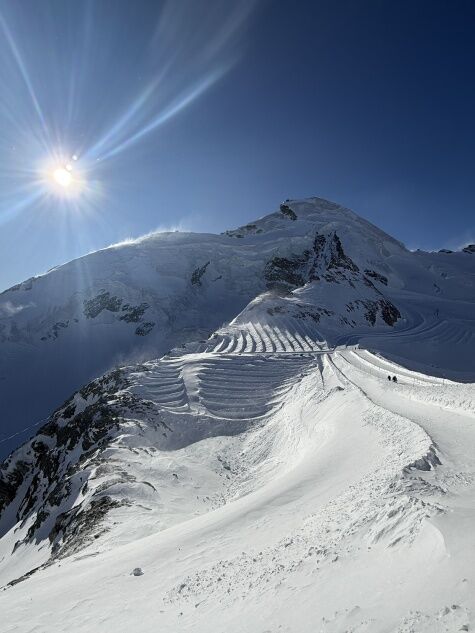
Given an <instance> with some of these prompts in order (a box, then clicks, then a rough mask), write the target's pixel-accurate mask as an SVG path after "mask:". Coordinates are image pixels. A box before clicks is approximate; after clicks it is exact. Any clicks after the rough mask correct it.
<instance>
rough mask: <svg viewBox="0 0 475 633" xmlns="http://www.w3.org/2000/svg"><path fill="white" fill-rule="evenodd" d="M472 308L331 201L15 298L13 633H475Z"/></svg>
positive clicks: (2, 323) (307, 203) (447, 265)
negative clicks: (473, 628)
mask: <svg viewBox="0 0 475 633" xmlns="http://www.w3.org/2000/svg"><path fill="white" fill-rule="evenodd" d="M474 308H475V257H474V256H473V254H472V253H471V252H470V250H469V249H468V250H467V249H466V252H461V253H447V252H445V253H423V252H420V251H417V252H410V251H408V250H407V249H406V248H405V247H404V246H403V245H402V244H400V243H399V242H397V241H396V240H394V239H393V238H391V237H390V236H388V235H386V234H385V233H383V232H382V231H380V230H379V229H377V228H376V227H375V226H373V225H371V224H369V223H368V222H366V221H365V220H363V219H362V218H360V217H358V216H357V215H355V214H354V213H353V212H351V211H349V210H348V209H345V208H342V207H340V206H338V205H336V204H333V203H330V202H328V201H325V200H321V199H319V198H312V199H309V200H300V201H286V202H285V203H283V204H282V205H281V206H280V209H279V211H277V212H276V213H273V214H271V215H269V216H266V217H264V218H262V219H261V220H257V221H256V222H254V223H252V224H248V225H246V226H244V227H241V228H239V229H236V230H232V231H227V232H226V233H224V234H222V235H195V234H181V233H167V234H157V235H154V236H151V237H147V238H144V239H143V240H138V241H137V242H133V243H130V244H126V245H121V246H117V247H112V248H110V249H106V250H103V251H100V252H97V253H93V254H91V255H88V256H86V257H84V258H82V259H80V260H76V261H74V262H71V263H69V264H67V265H65V266H62V267H60V268H57V269H54V270H53V271H50V272H49V273H47V274H46V275H43V276H41V277H37V278H34V279H33V280H30V281H28V282H24V283H23V284H20V285H19V286H18V287H16V288H13V289H10V290H9V291H7V292H5V293H3V295H1V297H0V314H3V317H2V318H1V320H0V348H2V354H1V362H2V363H3V367H2V371H1V372H0V373H1V375H2V377H3V380H2V381H0V387H1V389H2V392H1V400H0V402H1V403H2V410H1V415H2V423H3V420H5V421H6V422H5V425H4V428H6V429H8V430H7V433H10V434H13V433H15V432H18V431H19V430H21V428H23V426H28V424H29V423H30V424H33V423H35V422H37V421H38V420H39V419H40V418H41V417H42V416H44V415H45V412H46V411H47V409H48V407H51V408H53V407H54V406H56V405H58V404H59V403H60V401H61V400H64V399H65V398H67V399H66V401H65V402H64V403H63V404H61V405H60V406H59V408H57V410H56V411H55V412H54V413H53V414H52V415H50V417H49V418H48V419H47V420H46V421H45V422H46V423H45V424H44V425H43V426H41V428H39V429H38V430H37V432H36V434H34V435H33V437H32V438H31V439H30V440H28V441H27V442H26V443H24V444H23V445H22V446H20V447H19V448H17V449H16V450H15V451H14V452H13V453H12V454H11V455H10V456H9V457H8V458H7V459H6V460H5V461H4V462H3V463H2V464H1V466H0V586H3V587H4V589H5V590H4V592H2V593H0V608H2V613H8V616H7V618H6V624H4V626H6V628H5V629H4V630H5V631H25V632H26V631H30V630H31V631H32V630H35V631H51V630H55V631H62V630H64V631H74V632H76V631H88V632H89V631H95V630H97V631H108V630H114V631H130V630H134V629H135V630H140V631H144V632H148V631H156V630H164V631H176V630H177V629H180V630H193V631H195V630H197V631H199V630H203V631H204V630H206V631H211V630H212V631H220V630H226V631H250V632H254V631H256V632H258V631H259V632H263V631H281V630H282V631H292V632H301V631H315V630H317V631H325V632H329V633H330V632H335V633H337V632H341V631H354V632H356V631H358V632H363V631H368V632H373V633H380V632H382V631H388V632H389V631H399V632H401V633H403V632H406V631H407V632H409V631H413V632H416V631H417V632H419V631H421V632H422V631H456V630H457V631H458V630H469V628H468V627H469V626H470V625H471V624H475V621H474V620H473V614H471V612H470V609H472V608H473V606H474V604H473V602H474V601H473V598H472V596H473V595H475V592H473V586H472V585H471V583H473V569H474V568H475V567H474V563H475V554H474V552H475V549H474V545H475V543H474V537H473V534H474V533H475V532H474V529H473V528H474V527H475V525H474V523H475V459H474V457H473V455H472V452H473V451H472V450H471V448H470V447H471V446H473V441H474V439H475V427H474V425H475V416H474V406H475V386H474V384H472V383H473V381H474V380H475V378H474V376H475V363H474V362H473V358H474V352H475V309H474ZM118 365H120V366H118ZM103 370H108V371H107V372H106V373H105V374H104V375H102V376H101V377H100V378H97V379H95V380H93V381H92V382H89V383H88V384H86V386H83V387H81V385H82V384H83V383H87V382H88V380H89V379H90V378H91V377H94V376H95V375H99V374H101V373H102V371H103ZM393 376H396V377H397V382H394V381H393V380H392V377H393ZM388 378H391V380H388ZM455 380H458V382H456V381H455ZM470 381H472V382H470ZM70 393H73V395H72V396H70V395H69V394H70ZM68 396H69V397H68ZM8 425H10V426H8ZM35 430H36V429H33V430H31V429H30V430H29V431H28V432H29V434H30V435H31V434H32V433H33V432H34V431H35ZM20 439H24V438H22V436H21V435H16V436H15V437H14V438H12V439H11V441H9V442H5V443H4V446H5V445H10V446H12V445H13V444H14V443H15V444H16V445H18V444H19V443H20ZM133 570H135V572H133ZM137 621H139V622H140V625H139V628H138V629H137V625H136V623H137Z"/></svg>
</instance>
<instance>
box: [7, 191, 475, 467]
mask: <svg viewBox="0 0 475 633" xmlns="http://www.w3.org/2000/svg"><path fill="white" fill-rule="evenodd" d="M474 283H475V282H474V261H473V257H472V255H470V254H469V253H423V252H416V253H412V252H409V251H407V250H406V249H405V248H404V246H403V245H402V244H400V243H399V242H397V241H396V240H394V239H392V238H391V237H389V236H388V235H386V234H385V233H383V232H382V231H380V230H379V229H377V228H376V227H375V226H373V225H371V224H369V223H368V222H367V221H365V220H363V219H362V218H360V217H358V216H357V215H355V214H354V213H353V212H352V211H350V210H348V209H345V208H343V207H341V206H339V205H337V204H334V203H331V202H328V201H325V200H322V199H319V198H313V199H310V200H302V201H288V202H286V203H285V204H282V205H281V207H280V210H279V211H278V212H276V213H273V214H271V215H268V216H266V217H264V218H262V219H261V220H258V221H256V222H254V223H252V224H248V225H246V226H244V227H241V228H240V229H237V230H233V231H227V232H226V233H225V234H223V235H209V234H190V233H179V232H175V233H158V234H155V235H152V236H150V237H147V238H144V239H141V240H137V241H136V242H132V243H128V244H124V245H120V246H115V247H111V248H108V249H105V250H102V251H98V252H95V253H92V254H90V255H87V256H85V257H82V258H80V259H77V260H74V261H72V262H70V263H68V264H66V265H64V266H60V267H58V268H55V269H53V270H51V271H49V272H48V273H46V274H44V275H41V276H39V277H34V278H32V279H29V280H27V281H25V282H23V283H21V284H19V285H17V286H15V287H13V288H10V289H9V290H7V291H5V292H3V293H2V294H1V295H0V402H1V403H2V410H1V416H2V418H1V419H2V436H1V437H0V442H1V443H0V455H6V454H7V453H8V451H9V450H11V449H12V448H13V447H15V446H17V445H18V444H19V443H20V442H21V441H23V440H24V439H25V438H26V437H27V436H28V431H26V433H25V434H23V435H19V436H17V435H15V436H14V437H13V438H11V440H7V439H6V438H8V437H9V436H10V435H14V434H16V433H18V432H19V431H21V430H23V429H25V428H27V427H30V426H31V425H32V424H34V423H38V422H39V421H41V420H42V419H44V418H45V417H46V416H47V415H48V414H49V413H50V412H51V410H52V409H53V408H55V407H57V406H59V405H60V404H61V402H62V401H63V400H64V399H65V398H66V397H68V395H69V394H70V393H72V392H73V391H74V390H76V389H78V388H79V387H81V386H82V385H84V384H86V383H87V382H88V381H89V380H92V379H93V378H94V377H96V376H98V375H100V374H102V373H103V372H104V371H107V370H108V369H110V368H112V367H114V366H120V365H123V364H126V363H130V362H137V361H141V360H151V359H153V358H156V357H159V356H161V355H162V354H164V353H165V352H166V351H167V350H169V349H170V348H173V347H175V346H177V345H181V344H183V343H185V342H187V341H196V340H199V339H203V338H204V339H206V338H207V337H208V336H209V334H211V333H212V332H214V331H215V330H216V329H217V328H218V327H219V326H221V325H223V324H225V323H228V322H229V321H230V320H231V319H233V318H234V317H235V316H236V315H237V314H238V313H240V312H241V311H242V310H243V309H245V307H246V306H247V305H248V304H249V302H252V301H253V300H255V299H256V298H258V299H257V302H258V303H259V304H261V303H262V301H265V302H267V301H271V302H272V300H273V299H272V296H269V295H264V297H261V295H262V293H265V292H266V290H268V289H271V290H272V293H273V295H276V292H278V291H281V293H282V292H288V291H292V294H291V295H289V300H288V301H286V302H284V304H283V306H285V309H287V308H288V309H290V310H295V306H296V305H297V303H299V304H301V305H305V306H306V305H307V304H310V305H311V306H312V308H311V310H313V314H314V317H313V318H316V317H317V316H318V318H319V319H320V324H319V331H321V334H322V337H324V338H326V340H328V341H331V343H332V344H333V343H335V342H336V341H340V342H344V341H348V340H351V341H352V342H358V341H360V340H361V337H363V338H364V336H365V334H369V335H371V341H369V340H368V341H366V339H365V344H366V345H370V346H371V347H372V348H373V349H377V350H382V351H384V352H385V353H391V354H392V355H393V357H395V358H398V359H400V360H406V361H407V360H411V361H414V362H415V363H418V364H419V366H420V368H421V369H422V368H423V367H424V366H426V365H434V369H433V373H435V374H440V373H441V372H444V371H445V372H449V373H448V375H451V376H452V377H458V378H461V379H470V378H471V376H473V373H472V374H470V369H471V364H470V362H469V361H470V359H471V358H472V354H473V345H474V344H475V340H474V334H473V331H474V330H473V328H474V325H473V323H474V321H473V303H471V300H473V296H474ZM255 307H256V304H255V303H251V305H250V306H249V308H248V310H250V309H251V308H252V309H253V310H254V309H255ZM297 309H298V310H300V309H304V308H298V306H297ZM261 316H262V315H261ZM240 318H243V317H240ZM402 330H405V331H406V335H405V336H404V337H401V336H399V334H400V333H401V332H402ZM415 332H417V337H414V333H415ZM376 333H378V338H376V337H375V336H374V335H375V334H376ZM381 333H383V336H382V337H381V336H380V334H381ZM394 333H397V335H398V338H397V344H396V345H393V343H392V341H393V339H392V336H393V335H394ZM421 340H423V345H419V343H418V342H419V341H421ZM441 344H442V345H444V349H441V347H440V346H441ZM414 345H416V347H417V349H414ZM442 361H443V362H442ZM467 372H468V373H467Z"/></svg>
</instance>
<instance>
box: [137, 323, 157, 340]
mask: <svg viewBox="0 0 475 633" xmlns="http://www.w3.org/2000/svg"><path fill="white" fill-rule="evenodd" d="M154 327H155V323H154V321H145V322H144V323H142V324H141V325H139V326H138V327H137V328H135V334H137V336H147V334H150V332H151V331H152V330H153V328H154Z"/></svg>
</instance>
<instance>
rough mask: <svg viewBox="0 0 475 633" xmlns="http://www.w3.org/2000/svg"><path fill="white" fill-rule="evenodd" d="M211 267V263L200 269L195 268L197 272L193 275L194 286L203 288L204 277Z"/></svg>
mask: <svg viewBox="0 0 475 633" xmlns="http://www.w3.org/2000/svg"><path fill="white" fill-rule="evenodd" d="M209 265H210V262H206V264H204V265H203V266H199V267H198V268H195V270H194V271H193V272H192V274H191V283H192V284H193V285H194V286H201V285H202V284H201V278H202V277H203V275H204V274H205V272H206V269H207V268H208V266H209Z"/></svg>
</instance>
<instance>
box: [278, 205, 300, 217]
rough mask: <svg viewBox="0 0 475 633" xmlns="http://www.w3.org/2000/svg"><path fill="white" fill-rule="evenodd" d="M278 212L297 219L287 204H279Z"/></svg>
mask: <svg viewBox="0 0 475 633" xmlns="http://www.w3.org/2000/svg"><path fill="white" fill-rule="evenodd" d="M280 212H281V213H283V214H284V215H286V216H287V217H288V218H290V219H291V220H296V219H297V214H296V213H295V211H292V209H291V208H290V207H289V205H288V204H281V205H280Z"/></svg>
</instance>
